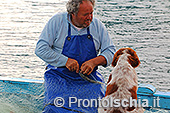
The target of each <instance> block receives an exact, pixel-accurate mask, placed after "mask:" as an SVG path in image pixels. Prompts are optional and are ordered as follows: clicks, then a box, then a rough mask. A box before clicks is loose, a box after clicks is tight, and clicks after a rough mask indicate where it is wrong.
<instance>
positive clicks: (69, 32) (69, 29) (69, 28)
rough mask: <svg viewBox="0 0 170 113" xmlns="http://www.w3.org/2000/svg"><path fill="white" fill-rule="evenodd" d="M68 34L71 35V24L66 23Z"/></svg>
mask: <svg viewBox="0 0 170 113" xmlns="http://www.w3.org/2000/svg"><path fill="white" fill-rule="evenodd" d="M68 36H71V25H70V23H68Z"/></svg>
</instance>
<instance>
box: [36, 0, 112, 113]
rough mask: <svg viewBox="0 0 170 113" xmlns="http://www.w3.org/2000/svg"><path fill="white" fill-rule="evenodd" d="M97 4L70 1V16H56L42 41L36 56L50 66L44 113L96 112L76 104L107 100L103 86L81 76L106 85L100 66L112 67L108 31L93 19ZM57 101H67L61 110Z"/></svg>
mask: <svg viewBox="0 0 170 113" xmlns="http://www.w3.org/2000/svg"><path fill="white" fill-rule="evenodd" d="M94 4H95V0H69V1H68V3H67V13H60V14H56V15H54V16H53V17H52V18H51V19H50V20H49V21H48V23H47V24H46V26H45V28H44V29H43V31H42V33H41V35H40V37H39V40H38V42H37V45H36V49H35V53H36V55H37V56H38V57H40V58H41V59H42V60H44V61H45V62H46V63H47V64H48V65H47V71H46V72H45V75H44V79H45V83H44V84H45V107H44V111H43V112H44V113H66V112H67V113H68V112H80V113H81V112H86V113H95V112H97V106H96V105H93V106H87V105H88V104H89V103H88V101H87V102H84V103H81V102H80V101H79V103H78V104H81V105H78V104H77V103H76V99H77V100H78V99H79V100H83V99H89V100H90V99H98V98H102V97H103V96H104V93H105V88H104V85H103V84H95V83H91V82H89V81H85V80H84V79H83V78H82V77H81V76H80V73H82V74H84V75H88V77H89V78H90V79H94V80H97V81H100V82H104V80H103V77H102V76H101V75H100V73H98V72H97V71H96V70H97V66H99V65H103V66H105V67H106V66H108V65H110V63H111V62H112V59H113V55H114V52H115V47H114V45H113V42H112V40H111V39H110V37H109V35H108V32H107V30H106V28H105V27H104V26H103V24H102V23H101V22H100V21H99V20H98V19H96V18H93V10H94V9H93V8H94ZM99 51H100V54H99V55H98V53H99ZM97 55H98V56H97ZM57 97H62V98H63V99H64V105H63V106H62V107H56V98H57ZM71 97H76V99H75V98H71ZM70 98H71V99H72V100H71V99H70ZM57 102H58V101H57ZM70 103H71V104H70ZM54 104H55V105H54ZM84 104H85V105H84ZM91 104H92V103H91ZM93 104H94V103H93Z"/></svg>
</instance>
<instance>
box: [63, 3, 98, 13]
mask: <svg viewBox="0 0 170 113" xmlns="http://www.w3.org/2000/svg"><path fill="white" fill-rule="evenodd" d="M82 1H90V2H91V3H92V5H93V7H94V5H95V0H69V1H68V2H67V4H66V8H67V12H68V13H69V14H73V13H74V14H77V13H78V11H79V6H80V4H81V3H82Z"/></svg>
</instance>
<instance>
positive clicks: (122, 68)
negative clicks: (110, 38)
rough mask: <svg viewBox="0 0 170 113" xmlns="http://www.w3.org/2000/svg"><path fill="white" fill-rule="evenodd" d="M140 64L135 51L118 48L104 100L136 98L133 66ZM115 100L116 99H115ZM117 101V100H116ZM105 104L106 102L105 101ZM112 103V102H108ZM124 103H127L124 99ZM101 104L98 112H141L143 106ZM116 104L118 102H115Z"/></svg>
mask: <svg viewBox="0 0 170 113" xmlns="http://www.w3.org/2000/svg"><path fill="white" fill-rule="evenodd" d="M139 64H140V60H139V58H138V56H137V54H136V52H135V51H134V50H133V49H131V48H121V49H119V50H118V51H117V52H116V53H115V55H114V58H113V62H112V66H113V67H114V69H113V71H112V72H111V74H110V76H109V79H108V82H107V87H106V94H105V97H104V98H103V99H102V100H103V101H104V100H111V99H112V100H116V99H119V100H120V101H119V102H120V103H121V102H122V101H123V99H126V100H129V99H130V98H132V99H135V100H137V88H138V81H137V80H138V77H137V74H136V71H135V68H136V67H138V66H139ZM115 102H116V101H115ZM117 102H118V101H117ZM105 104H106V103H105ZM110 104H113V105H114V103H113V102H112V103H110ZM124 104H126V105H129V102H128V101H126V102H125V103H124ZM113 105H112V106H107V107H106V106H104V107H103V106H102V107H99V108H98V112H99V113H143V108H141V107H137V106H134V105H133V106H121V105H120V106H117V107H113ZM117 105H118V104H117Z"/></svg>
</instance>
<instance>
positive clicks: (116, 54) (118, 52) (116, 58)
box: [112, 48, 125, 67]
mask: <svg viewBox="0 0 170 113" xmlns="http://www.w3.org/2000/svg"><path fill="white" fill-rule="evenodd" d="M124 50H125V48H121V49H119V50H118V51H117V52H116V53H115V54H114V57H113V61H112V66H113V67H115V66H116V64H117V61H118V59H119V57H120V55H122V54H123V51H124Z"/></svg>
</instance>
